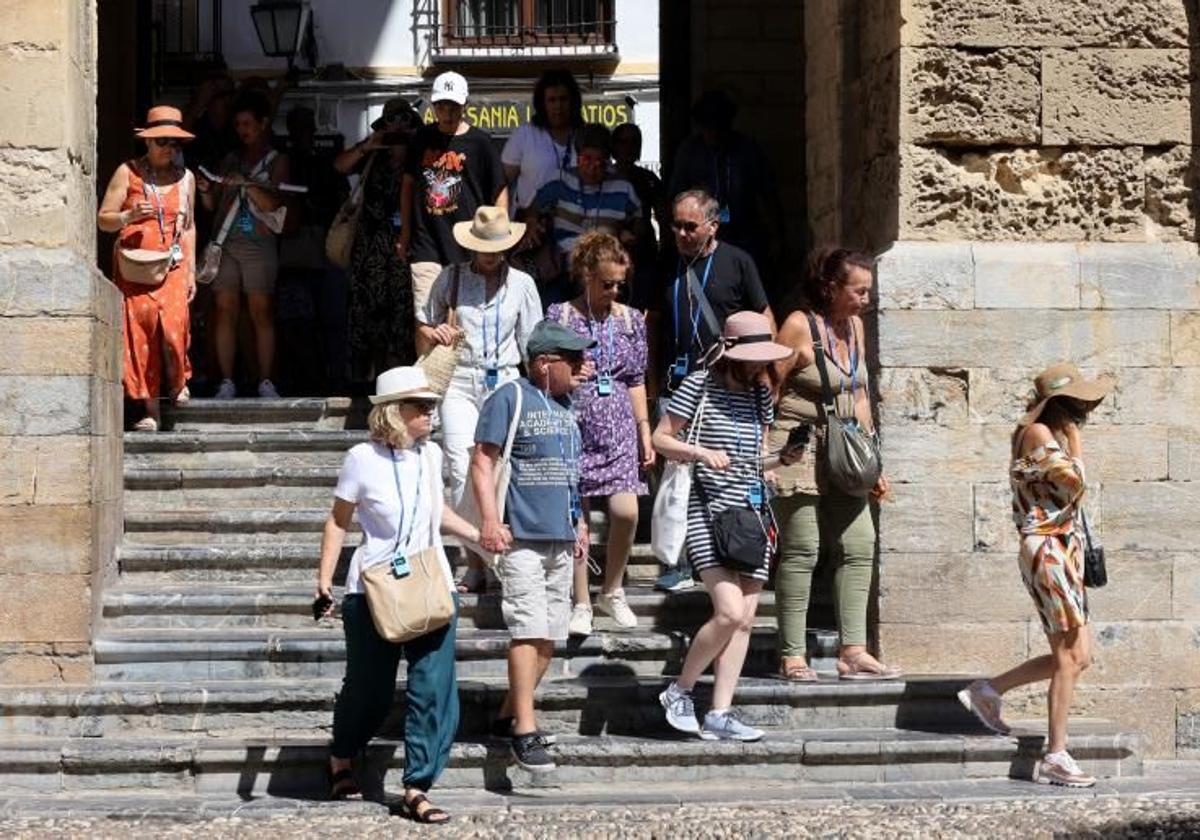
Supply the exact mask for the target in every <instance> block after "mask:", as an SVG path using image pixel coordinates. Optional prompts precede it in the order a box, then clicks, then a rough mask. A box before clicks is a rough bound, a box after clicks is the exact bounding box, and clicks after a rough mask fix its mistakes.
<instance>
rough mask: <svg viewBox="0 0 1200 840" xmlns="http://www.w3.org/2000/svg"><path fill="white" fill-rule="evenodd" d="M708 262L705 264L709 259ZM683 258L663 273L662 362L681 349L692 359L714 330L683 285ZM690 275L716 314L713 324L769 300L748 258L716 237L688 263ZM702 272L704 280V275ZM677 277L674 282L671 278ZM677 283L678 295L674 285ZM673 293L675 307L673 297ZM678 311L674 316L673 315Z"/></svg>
mask: <svg viewBox="0 0 1200 840" xmlns="http://www.w3.org/2000/svg"><path fill="white" fill-rule="evenodd" d="M710 259H711V261H712V267H711V268H709V260H710ZM686 268H687V262H686V261H682V262H678V263H676V264H675V265H673V266H672V267H671V269H670V274H669V275H668V276H667V277H665V278H664V281H665V286H666V289H665V291H666V296H665V300H664V302H663V310H662V315H661V318H660V320H659V323H660V324H662V327H661V332H662V335H663V337H664V339H665V340H664V342H663V344H664V347H663V350H664V353H665V355H664V358H663V362H664V363H665V364H666V365H670V364H672V363H674V361H675V359H676V358H678V357H679V356H683V355H687V356H688V358H689V359H691V360H692V363H693V365H692V369H693V370H695V361H696V359H698V358H699V357H700V356H701V355H702V354H703V353H704V350H705V349H707V348H708V347H709V346H711V345H712V343H713V342H714V341H715V340H716V338H717V337H716V335H714V334H713V333H712V331H711V330H709V328H708V323H707V322H706V321H705V320H704V315H703V313H702V312H701V309H700V306H699V305H697V306H696V307H695V308H694V309H693V308H692V306H691V303H690V298H689V296H688V287H687V274H686ZM692 270H693V271H694V272H695V273H696V280H698V281H699V282H700V283H701V284H703V285H704V296H705V297H706V298H707V299H708V303H709V305H710V306H711V307H712V311H713V315H714V316H716V319H717V326H718V327H724V326H725V319H726V318H728V317H729V316H730V315H732V314H733V313H735V312H746V311H750V312H762V311H763V310H765V309H766V308H767V306H768V305H769V303H768V301H767V294H766V292H765V291H764V290H763V284H762V280H761V279H760V278H759V276H758V269H757V268H755V266H754V260H753V259H752V258H751V257H750V255H749V254H747V253H746V252H745V251H743V250H742V249H741V248H738V247H737V246H735V245H730V244H729V243H728V242H719V243H718V244H717V247H716V250H714V251H713V252H712V255H711V257H701V258H700V259H698V260H696V261H695V263H694V264H693V266H692ZM706 273H707V274H708V282H707V283H706V284H705V282H704V276H705V274H706ZM677 281H678V282H677ZM677 289H678V298H676V290H677ZM677 299H678V308H676V300H677ZM676 312H678V320H677V318H676ZM693 320H695V323H696V335H697V336H698V337H699V342H698V343H697V342H696V341H695V340H694V338H693V335H692V323H693Z"/></svg>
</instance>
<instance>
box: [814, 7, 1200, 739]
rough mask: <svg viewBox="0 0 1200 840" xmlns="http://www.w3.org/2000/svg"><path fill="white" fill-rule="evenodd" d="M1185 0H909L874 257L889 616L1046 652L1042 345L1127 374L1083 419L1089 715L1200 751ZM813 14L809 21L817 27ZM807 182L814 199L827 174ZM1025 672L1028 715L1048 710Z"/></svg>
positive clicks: (941, 645)
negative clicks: (1036, 562) (1028, 519)
mask: <svg viewBox="0 0 1200 840" xmlns="http://www.w3.org/2000/svg"><path fill="white" fill-rule="evenodd" d="M1193 5H1194V4H1189V3H1185V2H1184V0H1028V2H1021V3H1012V2H1009V0H973V2H970V3H967V2H963V0H905V2H903V3H902V4H901V17H902V19H903V24H902V27H901V29H900V47H899V51H898V55H899V61H898V68H899V77H898V82H897V89H898V101H899V105H900V108H899V143H898V148H897V152H898V155H899V168H898V173H897V176H898V182H897V185H896V189H897V193H898V198H897V206H896V210H897V225H896V235H895V237H894V239H895V240H896V241H895V242H894V243H892V244H891V245H890V247H888V248H886V249H885V251H884V253H883V256H882V259H881V262H880V267H879V298H880V305H879V310H880V311H879V358H878V363H879V366H880V379H879V382H880V389H881V397H882V403H881V407H880V408H881V413H882V420H883V429H884V434H885V453H886V458H887V464H888V470H889V472H890V473H891V475H892V477H893V479H894V481H895V482H896V494H895V495H896V501H895V502H894V503H893V504H890V505H884V507H883V510H882V512H881V536H880V540H881V573H880V600H879V610H880V624H879V633H880V638H881V642H882V646H883V650H884V653H885V655H886V656H887V657H888V658H890V659H893V660H895V661H897V662H898V663H900V664H902V665H904V666H905V667H906V668H908V669H909V670H910V671H918V672H922V671H943V672H944V671H972V672H978V671H993V670H996V669H998V668H1004V667H1008V666H1010V665H1012V664H1015V663H1016V662H1017V661H1019V660H1020V659H1022V658H1024V657H1026V656H1029V655H1033V654H1038V653H1042V652H1045V651H1046V649H1047V648H1046V643H1045V640H1044V636H1043V634H1042V632H1041V629H1040V626H1039V624H1038V623H1037V621H1036V618H1035V616H1034V613H1033V611H1032V608H1031V605H1030V603H1029V601H1028V596H1027V595H1026V594H1025V592H1024V589H1023V587H1022V585H1021V582H1020V578H1019V574H1018V571H1017V566H1016V552H1017V545H1016V535H1015V533H1014V528H1013V524H1012V521H1011V514H1010V511H1009V492H1008V488H1007V481H1006V464H1007V460H1008V446H1009V436H1010V434H1011V432H1012V429H1013V426H1014V423H1015V421H1016V419H1017V418H1018V417H1019V416H1020V415H1021V413H1022V410H1023V406H1024V403H1025V399H1026V397H1027V396H1028V395H1029V391H1030V379H1031V377H1032V375H1033V374H1034V373H1036V371H1037V370H1038V369H1040V368H1042V367H1044V366H1045V365H1046V364H1049V363H1051V362H1054V361H1058V360H1070V361H1073V362H1076V363H1077V364H1079V365H1080V366H1081V367H1083V368H1084V369H1085V370H1086V371H1088V372H1090V373H1093V374H1096V373H1106V374H1111V375H1112V376H1114V377H1115V378H1116V380H1117V383H1118V387H1117V391H1116V393H1115V394H1114V395H1113V397H1112V398H1111V399H1109V400H1108V401H1107V402H1106V403H1105V404H1104V406H1103V407H1102V408H1101V409H1100V410H1099V411H1098V412H1097V415H1096V416H1095V418H1094V421H1093V423H1092V424H1090V425H1089V426H1088V428H1087V429H1086V430H1085V459H1086V461H1087V464H1088V466H1089V469H1090V473H1089V477H1090V478H1091V480H1092V482H1093V483H1094V484H1093V490H1092V495H1091V507H1092V510H1093V511H1094V515H1095V517H1096V519H1098V524H1099V526H1100V531H1101V534H1102V536H1103V538H1104V541H1105V544H1106V546H1107V550H1108V555H1109V562H1110V575H1111V583H1110V584H1109V586H1108V587H1107V588H1106V589H1102V590H1097V591H1095V592H1093V593H1091V605H1092V615H1093V620H1094V625H1093V626H1094V631H1095V637H1096V645H1095V656H1096V664H1095V666H1094V667H1093V668H1092V670H1090V671H1089V672H1088V673H1087V674H1086V675H1085V676H1084V679H1083V682H1082V685H1081V688H1080V699H1079V703H1078V707H1079V713H1080V714H1081V715H1091V716H1104V717H1111V718H1114V719H1116V720H1118V721H1120V722H1122V723H1123V724H1125V725H1126V726H1128V727H1131V728H1134V729H1140V730H1142V731H1144V732H1145V733H1146V734H1147V735H1148V737H1149V739H1150V740H1149V745H1150V750H1149V751H1150V754H1151V755H1157V756H1170V755H1180V756H1192V757H1195V756H1200V551H1197V550H1196V548H1195V533H1196V523H1197V522H1200V482H1198V481H1197V479H1198V478H1200V469H1198V466H1200V454H1198V452H1200V450H1198V449H1197V444H1198V443H1200V415H1198V414H1197V406H1200V259H1198V257H1197V249H1196V245H1195V244H1194V235H1195V223H1194V222H1195V212H1194V190H1195V184H1196V181H1195V173H1196V164H1195V153H1194V151H1193V147H1192V145H1191V143H1192V138H1193V136H1194V133H1193V121H1194V119H1195V118H1194V116H1193V112H1192V102H1193V101H1194V99H1195V94H1196V73H1197V71H1196V63H1195V62H1196V59H1195V58H1194V57H1193V55H1194V54H1193V52H1192V50H1193V49H1194V48H1195V47H1196V46H1197V43H1196V38H1195V34H1194V33H1195V21H1194V20H1189V15H1188V13H1187V12H1186V11H1185V10H1186V8H1187V7H1189V6H1193ZM809 37H810V39H811V37H812V36H811V33H810V36H809ZM810 203H814V204H815V200H814V199H810ZM1042 711H1043V699H1042V692H1041V690H1040V689H1039V690H1038V691H1037V692H1026V693H1025V694H1024V695H1023V696H1022V697H1021V698H1018V700H1017V709H1016V710H1014V712H1013V714H1014V716H1016V715H1019V714H1029V715H1033V714H1041V713H1042Z"/></svg>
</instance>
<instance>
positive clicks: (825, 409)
mask: <svg viewBox="0 0 1200 840" xmlns="http://www.w3.org/2000/svg"><path fill="white" fill-rule="evenodd" d="M804 316H805V317H806V318H808V331H809V332H811V333H812V343H813V360H814V361H815V362H816V365H817V372H818V373H819V374H820V375H821V412H822V416H823V417H824V418H828V417H829V416H830V415H834V416H836V415H837V405H836V404H835V402H834V398H833V387H832V386H831V385H830V384H829V371H828V370H827V369H826V362H825V341H824V339H822V338H821V331H820V330H819V329H818V328H817V319H816V318H814V317H813V316H812V313H811V312H805V313H804Z"/></svg>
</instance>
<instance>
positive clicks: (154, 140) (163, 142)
mask: <svg viewBox="0 0 1200 840" xmlns="http://www.w3.org/2000/svg"><path fill="white" fill-rule="evenodd" d="M150 143H151V144H152V145H155V146H158V148H160V149H165V148H167V147H168V146H178V145H179V141H178V140H172V139H171V138H170V137H151V138H150Z"/></svg>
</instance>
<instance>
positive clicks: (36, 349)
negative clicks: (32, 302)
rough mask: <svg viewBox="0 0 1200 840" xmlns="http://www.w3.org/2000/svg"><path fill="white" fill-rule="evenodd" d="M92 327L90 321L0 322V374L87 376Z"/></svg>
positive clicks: (43, 320) (28, 320) (10, 319)
mask: <svg viewBox="0 0 1200 840" xmlns="http://www.w3.org/2000/svg"><path fill="white" fill-rule="evenodd" d="M92 324H93V322H92V320H91V319H90V318H2V319H0V374H16V375H24V376H43V375H57V374H64V375H67V376H85V375H87V374H88V373H89V372H90V371H91V369H92V365H93V358H92V353H91V346H92ZM97 361H98V360H97ZM110 378H111V377H110Z"/></svg>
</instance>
